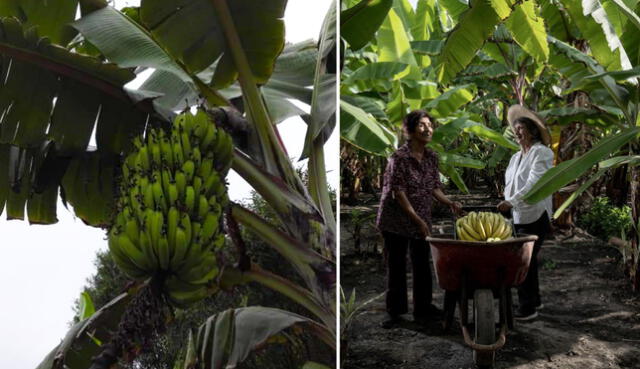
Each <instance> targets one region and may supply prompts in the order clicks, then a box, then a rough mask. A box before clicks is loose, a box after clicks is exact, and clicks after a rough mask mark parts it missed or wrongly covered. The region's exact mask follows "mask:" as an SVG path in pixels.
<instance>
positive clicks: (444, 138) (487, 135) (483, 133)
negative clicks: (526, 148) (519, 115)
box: [433, 116, 519, 150]
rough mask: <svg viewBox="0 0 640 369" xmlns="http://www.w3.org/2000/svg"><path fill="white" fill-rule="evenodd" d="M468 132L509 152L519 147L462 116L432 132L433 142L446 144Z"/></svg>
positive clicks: (482, 125)
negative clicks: (461, 133)
mask: <svg viewBox="0 0 640 369" xmlns="http://www.w3.org/2000/svg"><path fill="white" fill-rule="evenodd" d="M463 131H464V132H468V133H472V134H474V135H476V136H478V137H479V138H480V139H483V140H486V141H488V142H493V143H495V144H497V145H500V146H502V147H505V148H507V149H511V150H518V149H519V146H518V145H516V144H515V143H514V142H513V141H511V140H509V139H507V138H505V137H504V136H503V135H502V134H500V133H498V132H496V131H494V130H492V129H491V128H489V127H487V126H485V125H484V124H481V123H478V122H474V121H472V120H470V119H469V118H468V117H466V116H463V117H460V118H457V119H455V120H454V121H452V122H449V123H447V124H443V125H441V126H440V127H438V128H436V130H435V131H434V132H433V141H434V142H438V143H442V144H445V143H448V142H451V141H452V140H453V139H455V138H456V137H458V136H459V135H460V132H463Z"/></svg>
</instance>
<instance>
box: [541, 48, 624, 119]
mask: <svg viewBox="0 0 640 369" xmlns="http://www.w3.org/2000/svg"><path fill="white" fill-rule="evenodd" d="M548 38H549V42H550V43H551V44H553V45H554V46H555V47H556V49H557V50H558V51H559V52H561V53H563V54H564V55H566V56H568V57H569V58H570V59H571V60H573V61H575V62H579V63H581V64H583V65H586V66H587V68H588V69H589V70H590V71H591V72H592V73H594V74H603V73H605V69H604V68H603V67H602V65H600V64H598V62H596V61H595V60H593V58H591V57H590V56H588V55H587V54H584V53H582V52H580V51H579V50H577V49H576V48H574V47H572V46H571V45H568V44H566V43H564V42H562V41H560V40H557V39H555V38H554V37H552V36H548ZM599 81H600V83H601V84H602V86H603V87H604V88H605V89H606V90H607V92H608V93H609V95H610V96H611V98H612V99H613V101H614V102H615V104H616V105H617V106H618V108H619V109H621V110H622V111H623V112H625V116H626V117H627V120H629V121H631V119H630V115H629V114H628V111H627V108H628V106H627V103H626V100H627V96H628V92H627V90H625V89H624V88H623V87H621V86H619V85H618V84H616V82H615V81H614V79H613V78H611V77H610V76H608V75H604V76H603V77H602V78H600V79H599Z"/></svg>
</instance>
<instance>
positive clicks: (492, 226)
mask: <svg viewBox="0 0 640 369" xmlns="http://www.w3.org/2000/svg"><path fill="white" fill-rule="evenodd" d="M456 233H457V234H458V238H459V239H461V240H464V241H488V242H494V241H500V240H506V239H508V238H511V223H509V222H508V221H507V220H506V219H505V218H504V217H503V216H502V215H500V214H498V213H489V212H479V213H476V212H474V211H472V212H470V213H469V214H467V215H466V216H464V217H462V218H458V220H457V221H456Z"/></svg>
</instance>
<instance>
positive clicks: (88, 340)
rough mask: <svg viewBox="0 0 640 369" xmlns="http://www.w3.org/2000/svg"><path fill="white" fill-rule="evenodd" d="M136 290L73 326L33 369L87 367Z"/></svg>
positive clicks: (108, 337) (123, 295)
mask: <svg viewBox="0 0 640 369" xmlns="http://www.w3.org/2000/svg"><path fill="white" fill-rule="evenodd" d="M138 288H139V287H136V288H133V289H131V290H130V291H128V292H125V293H123V294H121V295H120V296H118V297H116V298H115V299H113V300H111V301H110V302H109V303H107V304H106V305H104V306H103V307H102V308H101V309H100V310H98V311H96V312H95V313H94V314H93V315H91V317H90V318H88V319H85V320H83V321H80V322H78V323H76V324H74V325H73V326H72V327H71V329H69V332H68V333H67V335H66V337H65V338H64V339H63V340H62V342H60V344H59V345H58V346H56V348H54V349H53V350H52V351H51V352H50V353H49V355H47V356H46V357H45V358H44V360H43V361H42V362H41V363H40V365H38V367H37V368H36V369H57V368H74V369H75V368H89V367H91V364H92V359H93V357H94V356H96V355H98V354H99V353H100V351H101V350H102V348H101V346H99V344H104V343H107V342H109V339H110V338H111V335H112V334H113V333H114V332H115V331H116V330H117V328H118V323H119V322H120V317H121V316H122V314H123V313H124V310H125V308H126V306H127V304H129V302H130V301H131V299H132V298H133V297H134V296H135V294H136V293H137V291H138Z"/></svg>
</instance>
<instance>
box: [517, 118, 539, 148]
mask: <svg viewBox="0 0 640 369" xmlns="http://www.w3.org/2000/svg"><path fill="white" fill-rule="evenodd" d="M518 123H520V124H522V125H523V126H524V127H525V128H526V129H527V131H528V132H529V134H530V135H531V137H532V138H533V142H540V141H542V135H541V134H540V128H538V125H537V124H536V123H535V122H534V121H533V120H532V119H531V118H527V117H518V118H517V119H516V120H514V121H513V126H514V127H515V126H516V124H518Z"/></svg>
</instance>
